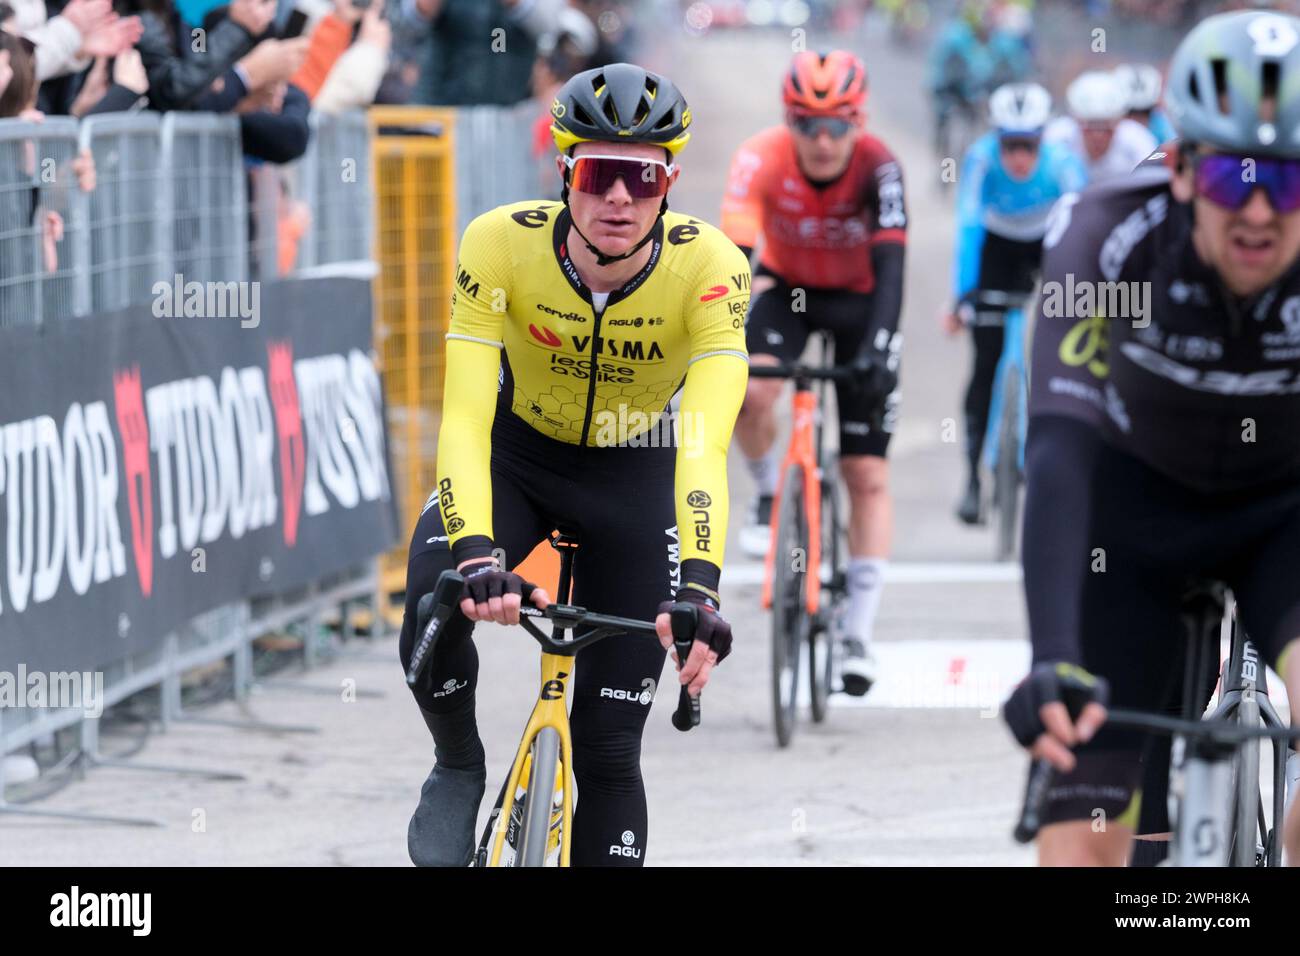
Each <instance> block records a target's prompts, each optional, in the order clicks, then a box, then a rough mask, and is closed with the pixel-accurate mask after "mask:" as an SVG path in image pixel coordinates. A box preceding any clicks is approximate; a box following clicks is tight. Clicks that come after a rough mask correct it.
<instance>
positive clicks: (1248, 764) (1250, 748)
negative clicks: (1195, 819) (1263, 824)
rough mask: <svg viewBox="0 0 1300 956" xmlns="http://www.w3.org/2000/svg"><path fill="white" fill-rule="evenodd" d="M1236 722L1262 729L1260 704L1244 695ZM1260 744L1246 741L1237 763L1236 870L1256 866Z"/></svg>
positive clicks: (1234, 798) (1234, 801) (1234, 812)
mask: <svg viewBox="0 0 1300 956" xmlns="http://www.w3.org/2000/svg"><path fill="white" fill-rule="evenodd" d="M1234 718H1235V720H1236V722H1237V723H1238V724H1240V725H1241V726H1243V727H1251V728H1254V727H1258V726H1259V723H1260V716H1259V703H1258V701H1256V700H1255V699H1254V697H1251V698H1250V699H1249V700H1247V699H1246V697H1245V696H1244V695H1243V696H1242V698H1241V703H1239V704H1238V705H1237V710H1236V713H1235V714H1234ZM1259 748H1260V742H1259V741H1258V740H1246V741H1243V742H1242V743H1241V744H1240V745H1239V746H1238V747H1237V756H1236V759H1235V760H1234V761H1233V775H1234V777H1235V778H1236V779H1235V780H1234V781H1233V787H1232V817H1233V819H1232V857H1231V865H1232V866H1255V865H1256V857H1255V835H1256V833H1257V832H1258V830H1257V827H1258V822H1259V819H1260V816H1259V814H1260V812H1261V809H1260V792H1259Z"/></svg>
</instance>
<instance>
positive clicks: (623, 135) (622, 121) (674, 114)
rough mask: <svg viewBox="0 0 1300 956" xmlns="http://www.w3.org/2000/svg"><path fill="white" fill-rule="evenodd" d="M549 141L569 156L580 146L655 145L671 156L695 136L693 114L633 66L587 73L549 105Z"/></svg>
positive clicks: (658, 79) (661, 82)
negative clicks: (596, 144) (581, 144)
mask: <svg viewBox="0 0 1300 956" xmlns="http://www.w3.org/2000/svg"><path fill="white" fill-rule="evenodd" d="M551 116H552V117H553V118H554V119H553V121H552V123H551V136H552V137H553V138H554V139H555V148H556V149H558V150H559V151H560V152H561V153H567V152H568V151H569V150H570V149H571V148H572V147H574V146H576V145H577V144H578V143H588V142H593V141H595V142H604V143H652V144H654V145H655V146H662V147H664V148H665V149H667V150H668V152H669V153H671V154H672V155H674V156H675V155H676V154H677V153H678V151H679V150H681V149H682V147H684V146H685V145H686V141H687V140H689V139H690V138H691V134H690V133H688V132H686V128H687V127H688V126H690V125H691V110H690V107H688V106H687V105H686V100H685V99H684V98H683V97H682V94H681V93H679V92H678V91H677V87H675V86H673V84H672V82H671V81H669V80H668V79H667V78H665V77H662V76H660V75H659V74H658V73H651V72H650V71H649V70H643V69H642V68H641V67H639V66H636V65H634V64H632V63H611V64H609V65H608V66H601V67H597V68H596V69H594V70H585V71H583V72H582V73H579V74H577V75H576V76H574V77H573V78H572V79H570V80H569V81H568V82H567V83H565V84H564V86H562V87H561V88H560V91H559V92H558V93H557V94H556V95H555V102H553V103H552V104H551Z"/></svg>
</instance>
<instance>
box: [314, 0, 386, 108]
mask: <svg viewBox="0 0 1300 956" xmlns="http://www.w3.org/2000/svg"><path fill="white" fill-rule="evenodd" d="M348 2H351V0H348ZM392 43H393V31H392V28H391V27H390V26H389V24H388V21H387V20H386V19H385V18H384V4H383V2H382V0H376V2H375V3H374V5H372V6H371V7H370V9H368V10H366V11H365V13H364V15H363V16H362V17H361V32H360V33H358V34H357V40H356V42H355V43H354V44H352V46H351V47H349V48H348V50H347V52H346V53H344V54H343V55H342V56H341V57H339V60H338V62H337V63H335V64H334V69H332V70H330V73H329V76H327V77H326V78H325V83H324V85H323V86H322V87H321V89H320V92H319V93H318V94H317V95H316V98H315V99H314V100H312V106H313V107H314V108H315V109H316V110H318V111H319V112H321V113H339V112H342V111H343V110H348V109H353V108H357V107H362V106H368V105H369V104H371V103H373V102H374V101H375V98H376V96H377V95H378V93H379V87H380V84H381V83H382V82H383V79H384V74H385V71H386V70H387V68H388V60H389V52H390V50H391V49H392Z"/></svg>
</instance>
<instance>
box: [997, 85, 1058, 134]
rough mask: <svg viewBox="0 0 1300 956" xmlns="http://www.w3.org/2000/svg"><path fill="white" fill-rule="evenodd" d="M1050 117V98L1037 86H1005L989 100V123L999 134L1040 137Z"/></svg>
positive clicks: (1045, 91)
mask: <svg viewBox="0 0 1300 956" xmlns="http://www.w3.org/2000/svg"><path fill="white" fill-rule="evenodd" d="M1051 116H1052V94H1051V93H1048V92H1047V90H1045V89H1043V87H1041V86H1039V85H1038V84H1037V83H1006V84H1003V85H1002V86H999V87H998V88H997V89H996V90H994V91H993V95H992V96H990V97H989V122H990V123H992V124H993V127H994V128H995V129H996V130H997V131H998V132H999V133H1028V134H1034V133H1041V132H1042V130H1043V127H1044V126H1046V125H1047V121H1048V120H1049V119H1050V118H1051Z"/></svg>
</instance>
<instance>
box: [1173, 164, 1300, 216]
mask: <svg viewBox="0 0 1300 956" xmlns="http://www.w3.org/2000/svg"><path fill="white" fill-rule="evenodd" d="M1256 189H1263V190H1264V192H1266V193H1267V194H1268V201H1269V202H1270V203H1272V204H1273V208H1274V209H1275V210H1277V211H1278V212H1282V213H1286V212H1295V211H1296V210H1297V209H1300V160H1297V159H1276V158H1273V157H1267V156H1262V157H1252V156H1242V155H1240V154H1238V153H1207V154H1205V155H1203V156H1199V157H1197V160H1196V192H1197V195H1199V196H1202V197H1204V198H1205V199H1208V200H1209V201H1210V202H1212V203H1214V204H1215V205H1217V206H1223V207H1224V208H1226V209H1240V208H1241V207H1242V206H1244V205H1246V203H1247V202H1248V201H1249V200H1250V197H1251V195H1252V194H1253V193H1254V192H1255V190H1256Z"/></svg>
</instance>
